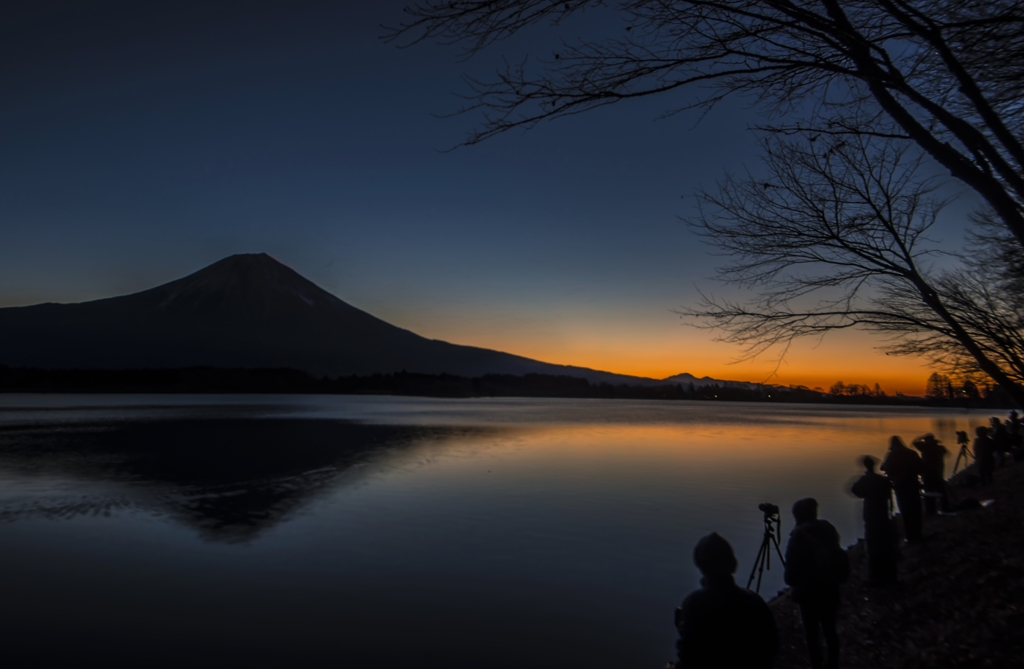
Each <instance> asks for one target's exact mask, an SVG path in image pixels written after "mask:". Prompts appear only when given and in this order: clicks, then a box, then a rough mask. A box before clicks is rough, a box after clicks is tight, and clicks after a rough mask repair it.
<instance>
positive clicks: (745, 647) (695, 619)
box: [676, 533, 779, 669]
mask: <svg viewBox="0 0 1024 669" xmlns="http://www.w3.org/2000/svg"><path fill="white" fill-rule="evenodd" d="M693 562H694V564H696V565H697V568H698V569H700V572H701V574H703V576H704V577H703V578H702V579H701V582H700V583H701V588H700V589H699V590H695V591H694V592H692V593H690V595H689V596H687V598H686V599H685V600H683V605H682V606H681V607H679V608H678V609H676V629H677V630H678V631H679V641H678V643H677V644H676V650H677V653H678V655H679V661H678V663H677V664H676V667H678V668H679V669H704V668H705V667H706V668H708V669H710V668H712V667H714V668H721V667H744V668H747V667H749V668H750V669H761V668H764V669H769V668H770V667H771V666H772V665H773V664H774V663H775V655H776V653H778V650H779V633H778V629H777V628H776V627H775V618H774V616H772V612H771V609H769V608H768V605H767V604H765V603H764V600H763V599H761V597H760V596H759V595H758V594H757V593H754V592H751V591H750V590H747V589H745V588H741V587H739V586H738V585H736V581H735V579H733V574H734V573H735V572H736V566H737V563H736V556H735V554H734V553H733V551H732V546H730V545H729V542H728V541H726V540H725V539H723V538H722V537H720V536H719V535H718V534H715V533H712V534H709V535H707V536H706V537H704V538H703V539H701V540H700V541H698V542H697V546H696V547H695V548H694V550H693Z"/></svg>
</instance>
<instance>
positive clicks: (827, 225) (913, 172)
mask: <svg viewBox="0 0 1024 669" xmlns="http://www.w3.org/2000/svg"><path fill="white" fill-rule="evenodd" d="M766 149H767V151H766V153H767V155H766V159H765V163H766V167H767V171H768V175H769V179H768V180H765V179H764V178H763V177H758V178H755V177H754V176H751V175H747V176H746V177H745V178H742V179H740V178H734V177H730V178H728V179H726V180H725V181H724V182H723V183H721V184H720V186H719V188H718V190H716V191H713V192H709V191H704V192H703V193H702V194H701V204H702V207H701V212H700V216H699V217H698V218H696V219H695V220H693V221H691V224H692V225H694V226H695V227H696V228H697V230H698V232H699V233H700V234H702V235H704V236H705V237H706V238H707V239H708V240H709V241H711V242H712V243H713V244H715V245H716V246H717V247H718V248H719V249H721V250H723V251H725V252H726V255H727V256H728V257H729V258H730V260H731V262H730V264H728V265H725V266H723V267H721V268H719V270H718V277H719V279H720V280H722V281H724V282H726V283H730V284H734V285H737V286H740V287H743V288H753V289H755V290H756V291H757V292H756V293H755V296H754V297H753V298H752V299H750V300H748V301H747V302H745V303H738V302H728V301H717V300H715V299H713V298H709V297H704V298H703V300H702V302H701V303H700V304H699V305H698V306H696V307H693V308H689V309H685V310H683V311H682V312H681V313H683V314H684V315H686V316H690V317H695V318H697V319H699V321H698V322H701V323H703V324H704V326H705V327H712V328H715V329H718V330H719V331H721V332H724V333H725V334H724V335H723V337H722V338H723V339H724V340H726V341H731V342H735V343H738V344H741V345H743V346H745V350H746V354H747V355H750V356H753V355H758V354H760V353H762V352H764V351H766V350H768V349H770V348H772V347H776V346H782V347H785V346H788V344H789V343H790V342H791V341H792V340H793V339H795V338H797V337H804V336H821V335H823V334H825V333H827V332H829V331H831V330H842V329H848V328H854V327H858V328H864V329H868V330H872V331H875V332H877V333H880V334H881V335H883V336H885V337H886V338H887V339H888V343H887V345H886V348H887V349H888V351H889V352H891V353H896V354H902V355H908V354H909V355H922V356H925V357H928V358H930V359H931V360H932V361H933V362H934V363H935V364H937V365H938V366H940V367H943V368H947V369H949V370H951V371H955V372H957V373H958V375H969V374H975V373H978V372H980V373H982V374H984V375H985V376H988V377H990V378H992V379H993V380H995V381H996V382H997V383H998V384H999V385H1000V387H1002V388H1003V389H1004V390H1005V391H1006V393H1007V394H1008V395H1009V396H1010V397H1012V398H1014V400H1016V401H1017V402H1018V403H1024V389H1022V385H1021V384H1022V383H1024V362H1022V360H1024V337H1022V333H1024V298H1021V297H1020V296H1019V295H1018V294H1015V293H1013V294H1009V293H1007V292H1006V291H1008V290H1011V289H1012V286H1011V282H1012V280H1013V268H1012V267H1010V266H1006V265H1004V266H1002V267H1000V265H999V263H1000V257H999V256H998V254H993V253H989V252H986V250H987V248H988V246H990V245H991V243H992V242H991V241H990V240H988V239H986V238H985V237H984V236H982V235H978V236H976V237H975V241H974V246H973V247H972V248H970V249H969V252H968V253H965V254H961V255H960V256H959V257H956V256H953V255H952V254H949V253H948V252H947V253H944V254H942V257H943V265H945V267H944V268H942V267H941V266H940V268H935V267H934V264H935V263H934V259H935V258H938V257H939V255H938V251H937V249H936V248H935V246H934V245H930V244H929V241H928V239H927V236H926V235H927V233H928V231H929V230H930V229H931V228H932V226H933V225H934V223H935V221H936V217H937V216H938V214H939V212H940V211H941V209H942V207H943V205H944V202H943V201H942V200H938V199H936V198H935V197H934V193H933V189H934V186H935V184H934V181H933V180H932V179H929V178H925V177H922V176H921V175H920V171H919V170H920V166H921V158H920V156H915V155H911V154H910V152H909V149H908V147H907V146H906V145H905V144H900V143H896V142H891V141H889V140H884V139H879V138H872V137H865V136H858V137H852V136H851V137H847V138H844V139H843V140H841V141H839V142H836V141H831V142H829V146H828V148H827V150H825V151H822V150H821V149H820V148H818V146H816V145H815V144H813V143H811V142H809V141H806V140H792V139H787V140H774V141H769V142H766ZM1003 241H1004V242H1005V239H1003ZM1008 257H1015V256H1014V255H1013V254H1008ZM958 259H959V261H960V263H959V264H956V263H957V260H958ZM999 277H1003V280H1002V281H1001V282H1000V281H999ZM942 390H943V394H945V388H944V387H943V389H942Z"/></svg>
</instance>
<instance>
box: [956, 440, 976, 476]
mask: <svg viewBox="0 0 1024 669" xmlns="http://www.w3.org/2000/svg"><path fill="white" fill-rule="evenodd" d="M956 436H957V443H959V444H960V452H959V453H958V454H957V456H956V462H955V463H953V475H954V476H955V475H956V473H957V472H958V471H960V460H961V459H963V461H964V469H967V467H968V466H970V464H971V460H973V459H975V457H974V453H971V449H970V448H968V447H967V445H968V444H970V443H971V441H970V439H968V438H967V433H966V432H957V433H956Z"/></svg>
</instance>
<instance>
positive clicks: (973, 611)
mask: <svg viewBox="0 0 1024 669" xmlns="http://www.w3.org/2000/svg"><path fill="white" fill-rule="evenodd" d="M953 490H954V494H955V495H957V498H958V499H959V498H960V497H965V496H972V497H975V498H977V499H979V500H986V499H991V500H994V502H993V504H991V505H990V506H988V507H987V508H983V509H977V510H974V511H969V512H964V513H962V514H958V515H945V516H925V525H924V539H923V541H922V542H921V543H919V544H915V545H908V544H906V543H904V544H903V545H902V548H901V551H902V559H901V561H900V565H899V569H900V580H901V585H900V586H899V587H898V588H896V589H879V588H872V587H869V586H867V585H866V584H865V582H866V580H867V556H866V553H865V550H864V544H863V541H861V542H859V543H858V544H857V545H855V546H852V547H851V548H850V551H849V552H850V562H851V576H850V581H849V582H848V583H847V584H846V585H845V586H844V591H843V603H842V607H841V609H840V611H839V634H840V639H841V651H842V656H841V661H840V666H841V667H843V668H844V669H860V668H864V669H867V668H871V669H885V668H890V667H893V668H895V667H900V668H906V669H910V668H914V669H917V668H923V667H936V668H938V667H957V668H959V669H970V668H972V667H1024V464H1020V463H1018V464H1010V465H1008V466H1007V467H1004V468H1002V469H998V470H997V471H996V473H995V480H994V483H993V484H992V485H990V486H987V487H985V488H972V489H966V488H962V487H959V486H954V488H953ZM770 605H771V607H772V610H773V612H774V613H775V619H776V622H777V623H778V626H779V634H780V638H781V648H780V654H779V658H778V660H777V661H776V663H775V666H776V668H777V669H797V668H801V669H802V668H805V667H810V663H809V662H808V660H807V653H806V649H805V645H804V640H803V630H802V628H801V625H800V617H799V611H798V609H797V607H796V605H795V604H794V603H793V602H792V601H791V600H790V597H789V593H788V592H783V593H781V594H780V595H779V596H778V597H776V598H775V599H773V600H772V601H771V602H770Z"/></svg>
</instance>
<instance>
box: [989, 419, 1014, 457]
mask: <svg viewBox="0 0 1024 669" xmlns="http://www.w3.org/2000/svg"><path fill="white" fill-rule="evenodd" d="M989 422H990V423H991V424H992V429H990V430H989V433H988V436H989V439H991V440H992V449H993V451H994V453H995V459H996V464H997V465H999V466H1000V467H1002V466H1004V465H1006V463H1008V462H1009V461H1010V433H1009V432H1008V431H1007V429H1006V426H1005V425H1003V423H1002V421H1000V420H999V419H998V418H996V417H995V416H992V418H990V419H989Z"/></svg>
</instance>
